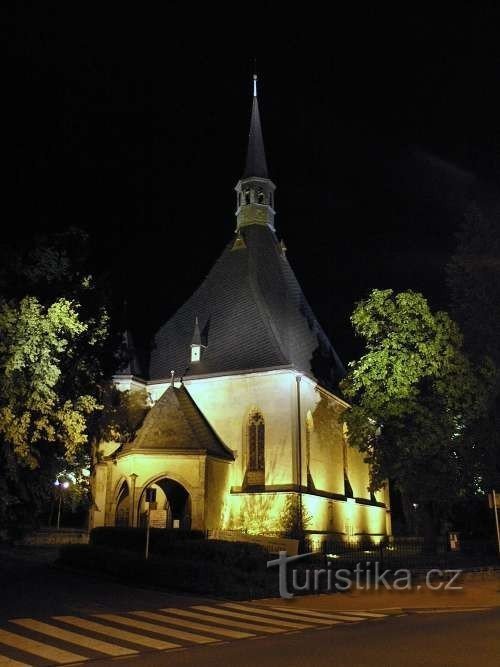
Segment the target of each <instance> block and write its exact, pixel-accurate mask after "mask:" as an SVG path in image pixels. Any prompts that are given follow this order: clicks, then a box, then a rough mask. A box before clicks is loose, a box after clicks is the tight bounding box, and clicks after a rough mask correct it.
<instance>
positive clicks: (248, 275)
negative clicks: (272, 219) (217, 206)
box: [149, 225, 345, 389]
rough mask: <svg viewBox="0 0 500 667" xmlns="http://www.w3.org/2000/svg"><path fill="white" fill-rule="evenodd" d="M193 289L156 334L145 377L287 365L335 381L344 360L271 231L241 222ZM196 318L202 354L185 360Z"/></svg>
mask: <svg viewBox="0 0 500 667" xmlns="http://www.w3.org/2000/svg"><path fill="white" fill-rule="evenodd" d="M240 234H241V236H242V237H243V239H244V245H242V244H239V247H238V249H233V246H234V240H233V241H232V242H231V243H230V244H229V245H228V246H227V247H226V249H225V250H224V251H223V253H222V255H221V256H220V257H219V259H218V260H217V262H216V263H215V264H214V266H213V268H212V269H211V271H210V273H209V274H208V276H207V277H206V278H205V280H204V281H203V283H202V284H201V285H200V287H199V288H198V289H197V290H196V292H195V293H194V294H193V295H192V296H191V297H190V298H189V299H188V301H186V302H185V303H184V305H183V306H181V308H179V310H178V311H177V312H176V313H175V315H174V316H173V317H172V318H171V319H170V320H169V321H168V322H167V323H166V324H165V325H163V326H162V327H161V329H160V330H159V331H158V333H157V334H156V336H155V340H154V348H153V350H152V353H151V359H150V367H149V379H151V380H158V379H164V378H168V377H170V371H171V369H174V370H175V372H176V375H182V376H184V377H189V376H191V375H203V374H209V373H215V374H225V373H229V372H237V371H248V370H258V369H264V368H270V367H276V366H292V367H294V368H296V369H297V370H300V371H303V372H306V373H308V374H310V375H312V376H313V377H315V378H316V379H317V380H318V381H320V382H321V384H322V385H323V386H325V387H327V388H332V389H333V388H335V387H336V384H337V382H338V380H339V379H340V377H342V375H343V374H344V373H345V370H344V367H343V366H342V363H341V361H340V359H339V358H338V356H337V354H336V353H335V350H334V349H333V347H332V345H331V343H330V341H329V340H328V338H327V336H326V334H325V333H324V331H323V329H322V328H321V326H320V325H319V323H318V321H317V320H316V318H315V316H314V314H313V312H312V310H311V308H310V306H309V304H308V303H307V300H306V299H305V297H304V294H303V292H302V290H301V288H300V285H299V283H298V281H297V279H296V277H295V275H294V273H293V270H292V268H291V266H290V264H289V263H288V259H287V258H286V257H285V255H284V252H283V249H282V247H281V245H280V243H279V241H278V239H277V237H276V235H275V233H274V232H273V231H272V230H271V229H270V228H269V227H268V226H267V225H249V226H247V227H244V228H242V229H241V230H240ZM196 318H198V321H199V326H200V331H201V343H202V344H203V345H205V346H206V347H205V348H204V349H203V350H202V355H201V361H199V362H195V363H192V364H191V363H190V352H191V348H190V346H191V342H192V340H193V331H194V328H195V322H196Z"/></svg>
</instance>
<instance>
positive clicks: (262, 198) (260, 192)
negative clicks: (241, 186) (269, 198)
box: [257, 188, 264, 204]
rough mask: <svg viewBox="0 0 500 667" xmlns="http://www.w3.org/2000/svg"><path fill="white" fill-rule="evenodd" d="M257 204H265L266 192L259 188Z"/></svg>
mask: <svg viewBox="0 0 500 667" xmlns="http://www.w3.org/2000/svg"><path fill="white" fill-rule="evenodd" d="M257 203H258V204H263V203H264V192H263V190H262V188H259V189H258V190H257Z"/></svg>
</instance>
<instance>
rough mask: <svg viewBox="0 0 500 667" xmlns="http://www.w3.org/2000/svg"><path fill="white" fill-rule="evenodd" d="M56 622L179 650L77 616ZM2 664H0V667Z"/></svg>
mask: <svg viewBox="0 0 500 667" xmlns="http://www.w3.org/2000/svg"><path fill="white" fill-rule="evenodd" d="M53 618H54V619H55V620H56V621H61V622H62V623H68V625H74V626H75V627H77V628H82V629H83V630H90V632H96V633H97V634H100V635H106V637H113V639H123V640H125V641H126V642H130V643H131V644H139V645H140V646H147V647H148V648H155V649H158V650H159V651H164V650H166V649H168V648H179V646H180V645H179V644H173V643H172V642H166V641H164V640H163V639H156V638H155V637H146V636H145V635H138V634H136V633H135V632H129V631H128V630H122V629H121V628H115V627H113V626H112V625H103V624H102V623H95V622H94V621H89V620H87V619H86V618H78V617H77V616H53ZM1 664H2V663H1V662H0V665H1Z"/></svg>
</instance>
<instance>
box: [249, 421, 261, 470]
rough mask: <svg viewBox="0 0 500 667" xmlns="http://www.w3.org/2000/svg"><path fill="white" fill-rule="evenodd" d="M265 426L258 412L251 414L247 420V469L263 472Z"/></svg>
mask: <svg viewBox="0 0 500 667" xmlns="http://www.w3.org/2000/svg"><path fill="white" fill-rule="evenodd" d="M264 448H265V426H264V417H263V416H262V415H261V414H260V412H253V413H252V414H251V415H250V417H249V419H248V469H249V470H251V471H253V472H255V471H263V470H264Z"/></svg>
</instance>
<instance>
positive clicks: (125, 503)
mask: <svg viewBox="0 0 500 667" xmlns="http://www.w3.org/2000/svg"><path fill="white" fill-rule="evenodd" d="M129 516H130V494H129V490H128V484H127V482H126V481H124V482H123V484H122V485H121V487H120V490H119V491H118V496H117V501H116V513H115V526H128V524H129Z"/></svg>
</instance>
